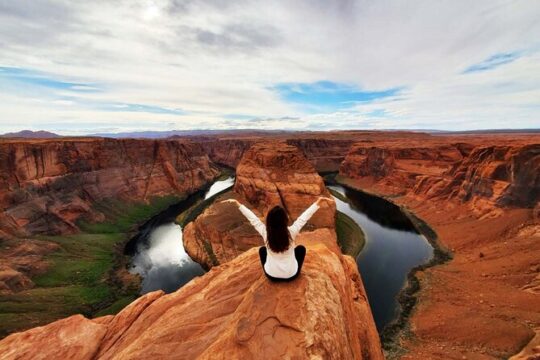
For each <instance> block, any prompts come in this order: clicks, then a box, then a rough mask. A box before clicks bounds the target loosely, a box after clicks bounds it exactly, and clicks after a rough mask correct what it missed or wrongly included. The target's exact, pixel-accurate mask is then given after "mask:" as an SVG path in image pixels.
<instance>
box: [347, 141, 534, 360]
mask: <svg viewBox="0 0 540 360" xmlns="http://www.w3.org/2000/svg"><path fill="white" fill-rule="evenodd" d="M339 174H340V175H339V177H338V180H339V181H341V182H343V183H345V184H347V185H348V186H352V187H355V188H358V189H361V190H363V191H367V192H371V193H376V194H379V195H382V196H385V197H387V198H388V199H389V200H391V201H393V202H395V203H397V204H399V205H401V206H402V207H403V208H406V209H407V210H408V211H409V212H413V213H414V214H416V215H417V216H418V217H420V218H421V219H423V220H425V221H426V222H427V223H428V224H429V226H430V227H431V228H432V229H433V230H434V233H433V234H431V236H430V238H431V239H432V241H438V243H439V244H441V245H442V246H444V247H446V248H447V249H448V250H449V251H450V252H451V253H452V257H453V259H452V260H451V261H450V262H448V263H446V264H444V265H441V266H436V267H433V268H428V269H425V270H421V271H418V272H417V273H416V279H417V280H418V284H419V287H418V293H416V294H415V296H416V297H417V300H416V303H417V306H416V308H415V310H414V312H413V314H412V315H411V318H410V319H409V324H410V327H409V328H410V332H409V333H408V334H407V335H406V336H403V337H401V338H399V339H397V340H396V343H397V344H399V346H400V347H402V348H403V349H405V351H404V352H402V351H400V350H398V351H397V353H392V352H391V353H390V354H391V355H396V354H397V356H399V357H400V358H402V359H407V360H408V359H411V360H413V359H438V358H467V359H469V358H472V359H474V358H478V359H500V358H509V357H510V356H511V355H513V354H516V353H519V352H520V350H521V349H522V348H523V347H524V346H525V345H526V344H527V343H528V342H529V341H530V344H529V345H528V346H526V347H525V348H524V349H523V351H522V352H521V353H520V358H528V357H529V356H530V357H531V358H534V356H536V355H533V354H534V351H535V350H534V349H535V346H536V345H535V341H536V342H537V340H534V339H537V338H538V337H537V336H536V337H535V334H537V333H538V328H539V326H540V313H538V311H537V310H536V309H539V308H540V290H539V287H538V279H539V278H540V263H539V260H538V259H539V256H538V254H540V206H539V200H540V136H538V135H519V134H515V135H512V136H497V135H490V136H459V137H458V136H447V137H446V136H445V137H433V138H432V139H425V140H424V141H421V142H418V141H407V139H401V140H399V139H398V140H395V141H392V140H384V141H380V142H377V143H373V142H369V143H367V142H358V143H357V144H355V145H353V146H352V147H351V151H350V152H349V154H348V155H347V157H346V158H345V160H344V162H343V164H342V166H341V168H340V173H339Z"/></svg>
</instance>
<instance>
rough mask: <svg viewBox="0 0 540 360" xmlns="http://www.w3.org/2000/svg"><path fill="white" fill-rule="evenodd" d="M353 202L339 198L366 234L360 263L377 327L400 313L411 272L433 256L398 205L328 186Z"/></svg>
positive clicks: (338, 207) (340, 204)
mask: <svg viewBox="0 0 540 360" xmlns="http://www.w3.org/2000/svg"><path fill="white" fill-rule="evenodd" d="M328 187H329V188H330V189H333V190H335V191H337V192H339V193H341V194H343V195H345V196H346V197H347V199H348V201H349V202H344V201H342V200H340V199H338V198H336V197H334V199H335V200H336V205H337V209H338V210H339V211H341V212H344V213H345V214H347V215H349V216H350V217H351V218H352V219H353V220H354V221H355V222H356V223H358V224H359V225H360V227H361V228H362V230H363V231H364V233H365V235H366V245H365V247H364V249H363V250H362V252H361V253H360V255H358V257H357V259H356V262H357V264H358V268H359V270H360V273H361V274H362V280H363V281H364V287H365V289H366V293H367V295H368V299H369V303H370V306H371V310H372V312H373V317H374V319H375V323H376V324H377V328H378V329H379V330H382V328H384V326H385V325H386V324H388V323H389V322H390V321H392V320H393V319H395V318H396V317H397V316H398V314H399V304H398V301H397V299H396V297H397V295H398V293H399V291H400V290H401V288H402V287H403V286H404V284H405V280H406V278H407V274H408V273H409V271H410V270H411V269H412V268H413V267H415V266H417V265H420V264H423V263H425V262H427V261H428V260H429V259H430V258H431V256H432V255H433V248H432V247H431V245H430V244H429V242H428V241H427V240H426V239H425V238H424V237H423V236H422V235H419V234H418V233H417V232H416V231H415V229H414V227H413V225H412V223H411V222H410V220H409V219H408V218H407V217H406V216H405V215H404V214H403V213H401V211H400V209H399V207H398V206H396V205H394V204H392V203H390V202H387V201H385V200H384V199H381V198H378V197H374V196H369V195H367V194H364V193H361V192H359V191H354V190H350V189H346V188H344V187H342V186H339V185H332V186H328Z"/></svg>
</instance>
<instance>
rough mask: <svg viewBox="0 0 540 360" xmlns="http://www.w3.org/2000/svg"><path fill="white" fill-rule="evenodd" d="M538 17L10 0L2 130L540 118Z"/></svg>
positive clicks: (0, 28)
mask: <svg viewBox="0 0 540 360" xmlns="http://www.w3.org/2000/svg"><path fill="white" fill-rule="evenodd" d="M538 18H540V5H539V4H538V3H537V2H534V1H521V0H517V1H512V2H507V1H484V0H480V1H475V2H469V1H454V0H452V1H450V0H448V1H440V2H420V1H390V0H388V1H377V2H368V1H353V0H346V1H339V2H329V1H323V0H311V1H307V0H306V1H295V2H289V1H284V0H283V1H281V0H277V1H272V2H260V1H250V0H239V1H235V2H223V1H220V0H202V1H196V2H181V1H177V0H133V1H127V0H119V1H102V2H99V4H98V3H94V2H86V3H85V2H65V1H54V0H34V1H32V2H21V1H12V2H0V45H1V49H2V50H1V51H0V108H1V109H2V116H1V117H0V133H3V132H9V131H19V130H22V129H32V130H40V129H44V130H49V131H54V132H57V133H60V134H66V135H80V134H88V133H96V132H101V131H106V132H120V131H143V130H173V129H179V130H181V129H234V128H254V129H293V130H324V129H404V128H408V129H422V128H428V129H441V130H466V129H487V128H538V126H539V124H540V120H539V118H540V107H539V103H540V101H539V99H540V40H538V39H540V22H538V21H537V20H538ZM449 29H451V31H449Z"/></svg>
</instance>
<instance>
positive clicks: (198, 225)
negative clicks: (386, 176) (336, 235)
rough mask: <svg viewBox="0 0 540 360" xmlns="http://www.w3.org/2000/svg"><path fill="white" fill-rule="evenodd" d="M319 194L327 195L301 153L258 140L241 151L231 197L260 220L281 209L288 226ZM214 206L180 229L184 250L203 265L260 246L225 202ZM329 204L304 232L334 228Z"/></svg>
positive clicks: (281, 144) (254, 234)
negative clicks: (275, 208) (270, 212)
mask: <svg viewBox="0 0 540 360" xmlns="http://www.w3.org/2000/svg"><path fill="white" fill-rule="evenodd" d="M319 196H327V197H329V196H330V194H329V192H328V190H327V189H326V187H325V185H324V182H323V179H322V178H321V177H320V176H319V175H318V174H317V172H316V170H315V169H314V167H313V166H312V165H311V164H310V162H309V161H308V160H307V159H306V158H305V157H304V155H303V154H302V152H301V151H300V150H299V149H298V148H296V147H294V146H292V145H288V144H286V143H285V142H264V143H257V144H255V145H253V146H252V147H251V148H250V149H249V150H248V151H246V152H245V153H244V155H243V157H242V160H241V161H240V163H239V164H238V166H237V168H236V181H235V184H234V188H233V191H232V193H231V194H229V195H228V196H227V197H232V198H236V199H237V200H239V201H240V203H242V204H244V205H246V206H247V207H249V208H250V209H252V210H253V211H254V212H255V213H256V214H257V215H258V216H260V217H261V218H262V219H263V221H264V216H265V215H266V213H267V212H268V211H269V210H270V209H271V208H272V207H274V206H276V205H280V206H283V207H284V208H285V209H286V210H287V212H288V214H289V216H290V222H291V223H292V222H293V221H294V220H295V219H296V218H297V217H298V216H299V215H300V214H301V213H302V212H303V211H304V210H305V209H306V208H308V207H309V206H310V205H311V204H312V203H313V201H315V200H316V199H317V198H318V197H319ZM224 198H225V197H221V198H220V199H219V200H218V201H217V202H216V203H214V204H213V205H211V206H210V207H209V208H207V209H206V210H205V211H204V212H203V213H202V214H201V215H200V216H199V217H197V219H196V220H195V221H193V222H191V223H190V224H188V225H187V226H186V227H185V228H184V238H183V239H184V246H185V248H186V251H187V252H188V254H190V256H191V257H192V258H193V259H194V260H195V261H197V262H199V263H201V264H203V265H204V266H205V267H207V268H210V267H211V266H214V265H217V264H221V263H224V262H226V261H229V260H231V259H233V258H235V257H236V256H238V255H239V254H241V253H242V252H244V251H246V250H247V249H249V248H251V247H254V246H260V245H262V243H263V242H262V238H261V236H260V235H259V234H258V233H257V232H255V230H254V229H253V227H252V226H251V225H250V224H249V222H248V221H247V220H246V219H245V218H244V216H243V215H242V214H241V213H240V211H239V210H238V206H237V205H235V204H229V203H225V204H223V203H220V202H219V201H221V200H223V199H224ZM335 211H336V209H335V204H334V203H332V205H328V204H327V203H322V204H321V208H320V209H319V210H318V211H317V212H316V213H315V215H314V216H313V217H312V218H311V220H310V221H309V222H308V223H307V224H306V227H305V228H306V229H316V228H329V229H334V227H335Z"/></svg>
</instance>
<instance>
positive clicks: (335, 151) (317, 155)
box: [190, 134, 355, 172]
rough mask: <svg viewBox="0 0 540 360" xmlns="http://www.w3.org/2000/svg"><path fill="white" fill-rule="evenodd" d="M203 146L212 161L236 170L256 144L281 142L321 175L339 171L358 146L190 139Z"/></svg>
mask: <svg viewBox="0 0 540 360" xmlns="http://www.w3.org/2000/svg"><path fill="white" fill-rule="evenodd" d="M190 140H191V141H193V142H197V143H200V144H201V146H202V147H203V148H204V150H205V152H206V153H207V154H208V156H209V158H210V159H211V160H212V161H213V162H215V163H217V164H221V165H225V166H228V167H231V168H236V166H237V165H238V163H239V162H240V160H241V159H242V155H243V154H244V152H245V151H247V150H248V149H249V148H250V147H251V146H252V145H253V144H255V143H256V142H260V141H263V140H269V141H272V140H274V141H282V142H286V143H287V144H289V145H293V146H295V147H297V148H298V149H300V150H301V151H302V152H303V153H304V155H305V157H306V158H307V159H308V160H309V162H310V163H311V164H312V165H313V166H314V167H315V169H316V170H317V171H318V172H329V171H338V169H339V165H340V164H341V162H342V161H343V159H344V158H345V156H346V155H347V153H348V151H349V148H350V146H351V145H352V144H353V143H354V142H355V141H354V140H353V139H351V138H348V137H346V138H344V139H334V138H329V139H326V138H325V137H324V136H320V137H307V136H302V135H301V134H299V135H298V136H296V137H295V136H291V135H289V136H283V135H281V136H266V137H261V136H259V137H237V138H234V137H230V138H227V139H215V138H212V137H204V138H191V139H190Z"/></svg>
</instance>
